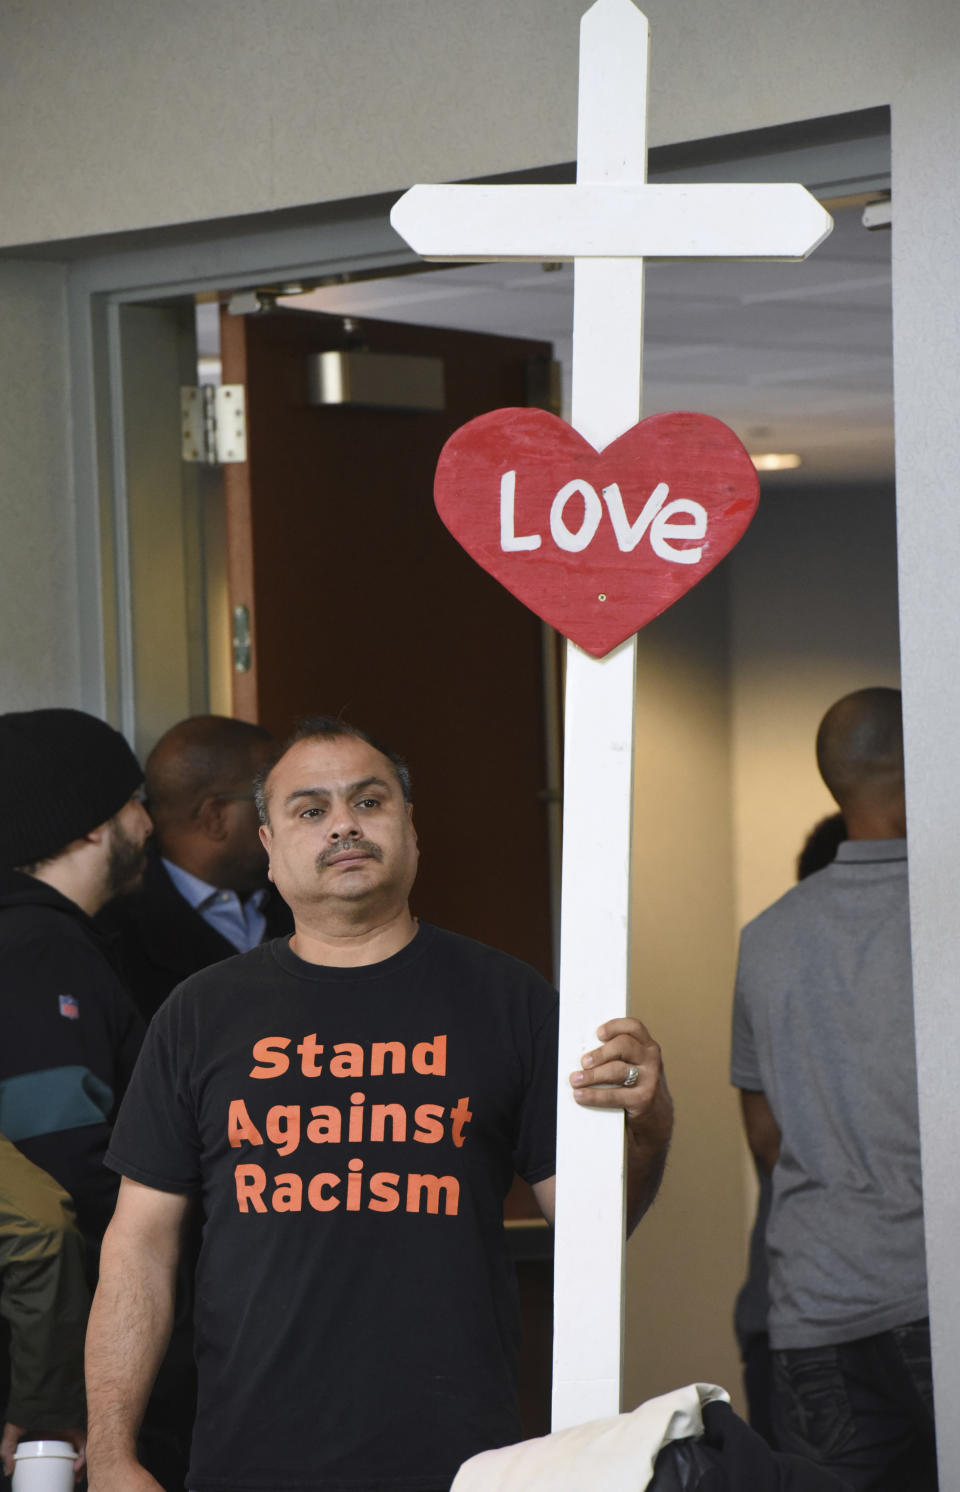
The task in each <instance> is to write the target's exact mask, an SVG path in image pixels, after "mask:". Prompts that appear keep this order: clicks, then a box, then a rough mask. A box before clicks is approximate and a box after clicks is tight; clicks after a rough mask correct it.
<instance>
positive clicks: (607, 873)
mask: <svg viewBox="0 0 960 1492" xmlns="http://www.w3.org/2000/svg"><path fill="white" fill-rule="evenodd" d="M647 70H648V27H647V20H646V17H645V16H644V15H643V14H642V13H641V12H640V11H639V10H638V9H637V7H636V5H635V4H634V3H633V0H595V3H594V4H593V5H592V6H591V7H590V9H589V10H588V11H587V12H586V14H585V15H584V17H583V20H582V22H581V29H580V116H579V128H578V164H577V182H576V186H519V185H518V186H443V185H434V186H427V185H423V186H415V187H412V188H411V189H410V191H408V192H406V193H405V194H404V196H403V197H401V199H400V200H399V202H397V203H396V204H395V206H394V208H393V211H392V213H391V221H392V223H393V226H394V227H395V228H396V229H397V231H398V232H399V233H400V234H402V236H403V237H404V238H405V239H406V240H407V242H408V243H409V244H410V245H411V247H413V248H414V249H415V250H416V251H417V252H418V253H419V254H421V255H422V256H423V257H424V258H425V259H440V260H457V259H460V260H478V259H493V260H497V259H513V260H523V259H533V260H556V259H572V260H573V261H574V312H573V391H572V394H573V399H572V404H573V408H572V422H573V425H574V426H575V428H576V429H577V430H578V431H579V433H580V434H581V435H582V436H584V437H585V439H586V440H588V441H589V442H590V444H591V445H593V446H594V447H596V448H597V449H602V448H603V447H605V446H607V445H609V444H610V442H611V441H613V440H615V439H616V438H617V437H618V436H619V435H622V434H623V432H624V431H625V430H628V429H629V428H630V426H631V425H634V424H635V423H636V421H637V420H638V419H639V417H640V395H641V370H642V351H643V350H642V339H643V261H644V258H649V257H657V258H662V259H681V258H689V259H719V258H724V259H804V258H806V256H807V255H808V254H809V253H810V252H811V251H812V250H813V249H815V248H816V247H817V245H818V244H819V243H821V242H822V241H823V239H824V238H826V237H827V235H828V234H829V232H830V231H831V229H832V227H833V223H832V221H831V219H830V217H829V215H828V214H827V213H826V212H825V211H824V210H823V208H822V207H821V206H820V205H819V203H818V202H816V201H815V199H814V198H813V197H811V196H810V194H809V193H808V192H807V191H805V190H804V188H803V187H802V186H797V185H790V184H771V185H756V184H753V183H736V184H726V185H699V184H698V185H696V186H648V185H647V184H646V154H647V152H646V99H647ZM599 601H600V598H599V597H598V602H599ZM600 604H602V602H601V603H600ZM566 663H567V667H566V712H565V721H566V723H565V741H564V759H565V760H564V818H563V841H564V842H563V892H562V900H561V946H560V1054H561V1056H560V1100H559V1105H558V1119H557V1219H556V1248H555V1259H556V1276H555V1286H554V1385H553V1424H554V1428H555V1429H562V1428H564V1427H565V1426H568V1425H572V1424H580V1423H582V1422H584V1421H585V1420H589V1419H597V1418H602V1417H604V1416H607V1415H612V1414H616V1413H618V1412H619V1409H620V1390H621V1365H622V1347H621V1344H622V1335H623V1257H624V1242H625V1239H624V1200H625V1198H624V1180H625V1177H624V1154H625V1153H624V1134H623V1121H622V1118H621V1117H620V1113H619V1111H618V1112H617V1113H616V1114H614V1113H612V1112H605V1111H597V1110H593V1111H590V1110H587V1109H582V1108H579V1107H578V1106H577V1105H576V1103H575V1102H574V1101H573V1100H572V1098H571V1095H570V1092H569V1089H568V1087H567V1077H568V1072H569V1070H570V1068H571V1067H572V1065H573V1064H574V1063H575V1062H576V1060H577V1058H578V1056H579V1055H581V1054H582V1053H583V1052H584V1051H586V1050H588V1049H590V1048H591V1047H593V1046H595V1045H596V1041H597V1039H596V1029H597V1026H598V1025H600V1024H601V1022H602V1021H604V1020H606V1019H609V1018H611V1017H614V1016H616V1015H625V1014H627V1013H628V1005H629V993H630V982H629V956H630V840H631V819H632V811H631V810H632V778H633V734H634V719H635V710H636V700H635V674H636V639H631V640H630V641H629V642H625V643H622V644H621V645H620V646H619V647H618V648H616V649H614V651H613V652H611V653H609V654H608V655H607V657H605V658H603V659H601V660H600V661H597V660H595V659H593V658H591V657H589V655H588V654H586V653H584V652H583V651H581V649H580V648H578V647H576V646H574V645H573V644H569V645H568V647H567V653H566Z"/></svg>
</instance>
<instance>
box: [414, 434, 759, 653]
mask: <svg viewBox="0 0 960 1492" xmlns="http://www.w3.org/2000/svg"><path fill="white" fill-rule="evenodd" d="M759 495H760V488H759V482H758V480H757V474H756V471H755V470H754V466H753V462H752V461H751V460H750V457H749V456H748V455H747V452H746V450H745V449H744V447H743V445H742V444H741V443H740V441H739V440H738V439H737V437H736V436H735V435H734V433H733V431H732V430H730V429H728V427H727V426H726V425H724V424H722V423H721V421H720V420H715V419H712V418H711V416H710V415H705V414H655V415H651V416H650V418H649V419H646V420H641V422H640V424H639V425H634V426H633V427H632V428H631V429H630V430H627V431H626V433H625V434H623V435H621V436H620V437H619V439H618V440H615V441H614V442H613V443H612V444H611V445H609V446H607V447H606V448H605V449H604V450H603V451H599V452H598V451H596V450H594V448H593V446H591V445H590V444H589V443H588V442H587V441H585V440H584V439H583V437H582V436H581V435H578V434H577V432H576V430H574V429H573V428H572V427H571V426H570V425H567V424H565V423H564V421H563V420H559V419H557V417H556V415H552V414H547V413H546V412H545V411H544V410H542V409H496V410H494V411H493V412H492V413H490V414H483V415H480V417H479V418H478V419H475V420H470V422H469V423H468V424H466V425H462V426H461V427H460V429H459V430H457V431H455V432H454V434H453V435H451V437H450V439H449V440H448V441H447V443H446V445H445V446H444V448H443V450H442V451H441V453H440V460H439V463H438V465H437V474H436V479H435V481H434V497H435V500H436V504H437V511H438V512H439V514H440V517H441V518H442V519H443V521H444V523H445V524H446V526H447V528H448V529H449V530H450V532H451V533H452V534H453V536H454V538H455V539H456V540H457V541H458V542H459V543H460V544H461V545H462V546H463V548H464V549H465V550H466V551H467V553H468V554H470V555H472V556H473V558H474V559H475V560H476V561H477V563H478V564H479V565H482V566H483V568H484V569H485V570H487V571H489V573H490V574H491V575H493V576H494V578H495V579H497V580H499V581H500V584H501V585H504V586H506V588H507V590H508V591H512V593H513V594H514V595H515V596H516V597H517V599H518V600H519V601H522V602H523V604H524V606H528V607H529V608H530V610H531V611H534V612H536V614H537V616H539V617H542V618H543V620H544V621H545V622H549V624H550V626H551V627H555V628H556V629H557V631H558V632H562V633H563V634H564V636H565V637H569V638H570V639H571V641H572V642H575V643H577V644H578V645H579V646H580V647H581V648H583V649H584V651H585V652H587V653H591V654H592V655H593V656H594V657H595V658H602V657H603V656H604V654H605V653H609V652H610V650H611V648H614V647H616V645H617V643H620V642H623V640H624V639H625V638H627V637H631V636H632V635H633V633H634V632H637V631H639V629H640V628H641V627H644V626H646V624H647V622H649V621H652V620H653V618H654V617H655V616H659V615H660V613H661V612H662V611H666V609H667V607H668V606H672V605H673V603H674V601H677V600H679V598H680V597H681V596H682V595H684V594H685V592H686V591H688V590H690V588H691V587H692V586H694V585H696V583H697V581H698V580H702V579H703V577H704V575H707V574H708V573H709V572H710V571H711V570H712V569H713V567H714V565H716V564H719V562H720V560H722V559H723V557H724V555H725V554H727V553H729V551H730V550H731V549H732V548H733V546H734V544H736V542H737V540H738V539H739V538H740V536H741V535H742V534H743V532H744V530H745V529H746V527H747V525H748V524H749V522H750V520H751V518H752V517H753V515H754V513H755V512H756V509H757V502H758V499H759Z"/></svg>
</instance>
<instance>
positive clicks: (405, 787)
mask: <svg viewBox="0 0 960 1492" xmlns="http://www.w3.org/2000/svg"><path fill="white" fill-rule="evenodd" d="M344 736H352V737H353V738H354V739H355V740H357V741H365V742H366V744H367V745H368V746H372V747H373V749H374V751H379V753H380V755H381V756H385V757H386V758H387V761H388V762H389V763H390V765H391V766H392V767H393V770H394V772H395V773H396V776H397V781H398V782H399V784H400V791H401V792H402V793H403V801H404V802H405V803H412V802H413V785H412V783H411V781H410V768H409V767H408V766H407V764H406V762H405V761H404V759H403V757H402V756H400V755H399V754H398V753H397V752H396V751H391V750H390V748H389V746H384V745H383V743H382V742H381V741H378V740H377V739H376V737H375V736H371V735H370V734H369V733H368V732H367V731H365V730H361V729H360V727H359V726H358V725H351V724H350V722H349V721H347V720H341V719H339V718H338V717H337V716H335V715H311V716H309V717H308V718H307V719H306V720H301V721H300V723H299V725H298V726H297V728H296V730H295V731H294V732H293V735H292V736H290V737H289V739H288V740H286V741H284V743H283V745H282V746H281V747H280V749H279V750H278V751H277V754H276V756H275V757H274V758H273V760H272V761H271V762H270V763H268V765H267V766H265V767H264V768H263V769H262V771H260V772H258V773H257V776H256V778H255V780H254V784H253V790H254V793H255V796H256V804H257V813H258V814H259V815H260V822H261V824H269V823H270V804H269V801H268V797H267V779H268V778H269V776H270V773H271V772H272V771H273V769H274V767H275V766H276V765H277V762H278V761H279V760H280V758H281V757H283V756H286V754H287V752H288V751H289V750H290V748H291V747H292V746H296V745H298V743H299V742H300V741H336V740H339V739H341V738H342V737H344Z"/></svg>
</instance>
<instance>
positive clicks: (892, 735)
mask: <svg viewBox="0 0 960 1492" xmlns="http://www.w3.org/2000/svg"><path fill="white" fill-rule="evenodd" d="M817 765H818V766H819V768H820V775H821V776H822V778H823V780H824V782H825V783H826V785H827V787H828V788H829V789H830V791H831V793H832V794H833V796H834V797H835V798H836V800H837V802H838V803H839V805H840V807H841V809H842V810H843V813H844V816H845V817H846V818H847V820H848V827H849V820H850V815H851V814H853V816H854V817H857V816H860V817H863V816H864V815H869V816H872V817H873V818H880V817H885V818H886V819H887V820H889V821H891V822H893V821H894V820H895V821H896V823H899V821H900V819H901V818H902V817H903V717H902V709H901V697H900V690H899V689H858V690H857V691H856V692H855V693H853V694H846V695H844V697H843V699H838V700H837V702H836V704H834V705H831V706H830V709H829V710H828V711H827V713H826V714H825V715H824V717H823V720H822V721H821V722H820V729H819V730H818V731H817ZM900 832H901V833H902V832H903V831H902V830H901V831H900ZM888 835H889V829H888V832H887V833H863V832H861V833H859V834H852V835H851V837H855V838H862V839H874V838H877V839H879V838H886V837H888ZM890 837H895V836H890Z"/></svg>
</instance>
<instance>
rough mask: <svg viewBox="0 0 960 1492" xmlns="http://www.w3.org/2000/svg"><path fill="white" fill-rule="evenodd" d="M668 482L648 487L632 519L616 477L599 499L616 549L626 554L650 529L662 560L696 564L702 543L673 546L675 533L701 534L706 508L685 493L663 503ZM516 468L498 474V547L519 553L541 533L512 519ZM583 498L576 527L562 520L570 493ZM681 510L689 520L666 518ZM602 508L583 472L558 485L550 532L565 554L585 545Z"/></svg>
mask: <svg viewBox="0 0 960 1492" xmlns="http://www.w3.org/2000/svg"><path fill="white" fill-rule="evenodd" d="M669 492H670V488H669V487H668V486H667V484H666V482H658V483H657V485H656V487H654V489H653V491H652V492H651V494H650V496H649V498H648V499H647V502H646V504H645V506H644V508H643V511H642V513H641V514H640V517H639V518H638V519H637V521H636V523H631V522H630V521H629V520H628V518H627V514H626V510H625V508H624V506H623V498H622V497H621V495H620V488H619V487H618V486H617V484H616V482H611V484H610V486H609V487H604V489H603V500H604V502H605V503H606V505H607V509H608V511H609V513H610V522H611V523H612V524H613V532H614V536H615V538H616V541H617V544H618V546H619V548H620V551H621V553H623V554H630V553H631V551H632V550H634V549H636V547H637V545H638V544H639V543H640V540H641V539H642V538H643V536H644V534H645V533H646V532H647V530H648V529H649V531H650V548H651V549H652V550H653V552H654V554H655V555H657V556H658V557H659V558H660V559H662V560H667V561H668V563H670V564H674V565H698V564H699V563H700V560H701V558H702V557H703V547H702V545H697V546H695V547H692V548H690V549H677V548H676V543H675V541H676V540H678V539H703V538H705V537H706V533H707V510H706V508H703V507H701V505H700V504H699V503H696V502H691V501H690V499H689V498H683V497H681V498H679V499H677V501H675V502H672V503H669V504H667V506H666V507H664V503H665V502H666V500H667V497H668V495H669ZM516 496H517V474H516V472H515V471H505V472H504V474H503V476H502V477H501V478H500V548H501V549H502V550H503V552H504V554H519V553H521V552H522V551H524V550H530V549H539V548H540V545H541V543H542V537H541V535H540V534H518V533H516V532H515V524H516V514H515V509H516ZM576 496H579V497H581V498H582V499H583V517H582V519H581V521H580V525H579V527H578V528H577V529H576V530H573V529H570V528H569V527H568V526H567V523H566V520H565V517H564V514H565V512H566V508H567V504H568V503H569V502H570V500H571V498H573V497H576ZM680 513H684V514H686V515H687V516H688V517H689V519H690V522H689V523H676V522H671V520H673V519H675V518H676V517H677V515H678V514H680ZM602 516H603V509H602V507H601V505H600V499H599V497H598V496H597V491H596V488H595V487H591V485H590V483H589V482H584V481H583V480H582V478H580V477H575V478H574V479H573V481H572V482H567V483H566V485H565V486H563V487H561V488H560V491H559V492H558V493H557V495H556V497H555V498H554V499H553V502H552V503H551V504H550V535H551V537H552V539H553V542H554V543H555V544H556V546H557V548H558V549H565V550H566V551H567V553H568V554H579V553H580V551H581V550H583V549H586V548H587V546H588V544H589V543H590V541H591V540H592V539H593V537H594V535H595V534H596V532H597V529H598V528H599V527H600V519H601V518H602Z"/></svg>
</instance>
